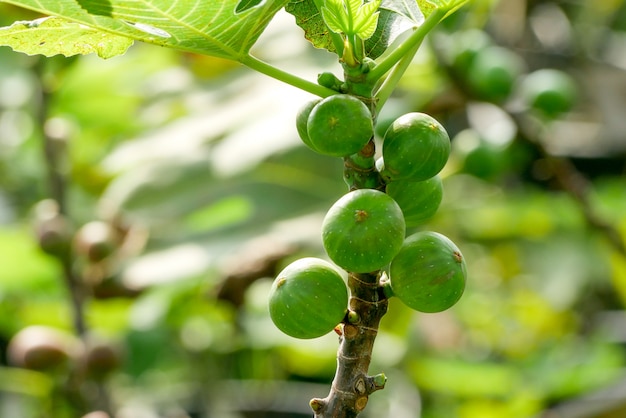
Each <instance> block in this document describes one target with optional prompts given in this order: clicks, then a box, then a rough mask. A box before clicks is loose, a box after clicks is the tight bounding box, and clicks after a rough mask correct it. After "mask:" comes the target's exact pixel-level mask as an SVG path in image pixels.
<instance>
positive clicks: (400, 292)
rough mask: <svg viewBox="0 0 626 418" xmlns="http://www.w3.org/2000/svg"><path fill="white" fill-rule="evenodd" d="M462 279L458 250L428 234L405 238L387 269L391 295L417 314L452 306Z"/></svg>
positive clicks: (463, 270) (440, 237)
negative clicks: (417, 312)
mask: <svg viewBox="0 0 626 418" xmlns="http://www.w3.org/2000/svg"><path fill="white" fill-rule="evenodd" d="M466 276H467V270H466V266H465V259H464V258H463V255H462V254H461V251H460V250H459V249H458V247H457V246H456V245H455V244H454V243H453V242H452V241H451V240H450V239H449V238H447V237H446V236H444V235H442V234H439V233H437V232H432V231H421V232H417V233H416V234H413V235H411V236H409V237H408V238H407V239H406V241H405V242H404V245H403V246H402V249H401V250H400V252H399V253H398V255H397V256H396V257H395V258H394V259H393V261H392V262H391V264H390V266H389V283H390V285H391V290H392V293H393V294H394V295H395V296H397V297H398V299H400V301H402V303H404V304H405V305H406V306H408V307H409V308H411V309H414V310H416V311H419V312H428V313H433V312H441V311H444V310H446V309H448V308H450V307H451V306H453V305H454V304H455V303H456V302H458V300H459V299H460V298H461V295H462V294H463V291H464V289H465V281H466Z"/></svg>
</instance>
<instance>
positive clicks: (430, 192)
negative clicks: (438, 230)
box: [386, 176, 443, 227]
mask: <svg viewBox="0 0 626 418" xmlns="http://www.w3.org/2000/svg"><path fill="white" fill-rule="evenodd" d="M386 191H387V194H388V195H389V196H391V197H392V198H393V200H395V201H396V203H398V205H399V206H400V209H402V213H403V215H404V221H405V222H406V226H407V227H414V226H418V225H421V224H423V223H424V222H426V221H427V220H428V219H430V218H431V217H432V216H433V215H434V214H435V213H436V212H437V209H438V208H439V205H440V204H441V200H442V198H443V185H442V184H441V178H440V177H439V176H435V177H432V178H430V179H428V180H424V181H393V182H391V183H389V184H387V189H386Z"/></svg>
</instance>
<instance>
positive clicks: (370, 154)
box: [343, 138, 384, 190]
mask: <svg viewBox="0 0 626 418" xmlns="http://www.w3.org/2000/svg"><path fill="white" fill-rule="evenodd" d="M375 151H376V148H375V145H374V139H373V138H372V139H371V140H370V141H369V142H368V143H367V145H365V147H363V149H362V150H361V151H359V152H358V153H356V154H353V155H350V156H348V157H345V158H344V160H343V164H344V171H343V178H344V181H345V182H346V184H347V185H348V187H349V189H350V190H356V189H378V190H382V189H383V188H384V184H383V182H382V180H381V178H380V175H379V174H378V171H376V163H375V161H374V153H375Z"/></svg>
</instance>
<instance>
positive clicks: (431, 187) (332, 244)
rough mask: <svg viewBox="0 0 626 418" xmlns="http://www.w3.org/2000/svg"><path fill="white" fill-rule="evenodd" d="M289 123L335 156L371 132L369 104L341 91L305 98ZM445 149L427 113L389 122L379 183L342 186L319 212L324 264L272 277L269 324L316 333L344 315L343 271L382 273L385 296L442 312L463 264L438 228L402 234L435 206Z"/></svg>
mask: <svg viewBox="0 0 626 418" xmlns="http://www.w3.org/2000/svg"><path fill="white" fill-rule="evenodd" d="M296 126H297V129H298V133H299V135H300V137H301V138H302V140H303V142H304V143H305V144H306V145H307V146H309V147H310V148H311V149H313V150H315V151H317V152H320V153H322V154H326V155H329V156H335V157H347V156H350V155H352V154H354V153H356V152H358V151H360V150H361V149H362V148H363V147H364V146H365V145H366V144H367V143H368V142H370V139H371V138H372V136H373V132H374V126H373V122H372V116H371V114H370V113H369V110H368V108H367V106H365V105H364V104H363V102H361V101H360V100H359V99H357V98H355V97H353V96H350V95H347V94H337V95H335V96H331V97H329V98H326V99H322V100H316V101H313V102H310V103H308V104H307V105H305V106H304V107H303V109H302V110H301V111H300V112H299V113H298V115H297V118H296ZM449 155H450V139H449V137H448V134H447V132H446V130H445V129H444V127H443V126H442V125H441V124H440V123H439V122H438V121H437V120H436V119H434V118H433V117H431V116H429V115H427V114H424V113H418V112H413V113H408V114H405V115H403V116H400V117H399V118H397V119H396V120H395V121H393V123H391V125H390V126H389V127H388V128H387V129H386V131H385V133H384V138H383V145H382V156H381V157H380V158H379V160H378V161H377V163H376V173H377V175H378V176H379V179H380V181H379V184H380V185H381V187H379V188H378V189H373V188H364V189H356V190H351V191H349V192H348V193H346V194H345V195H343V196H342V197H340V198H339V199H338V200H337V201H336V202H335V203H334V204H333V205H332V206H331V207H330V208H329V210H328V212H327V213H326V215H325V217H324V220H323V222H322V234H321V235H322V243H323V246H324V249H325V251H326V254H327V256H328V258H329V259H330V261H332V263H331V262H329V261H326V260H323V259H320V258H314V257H306V258H302V259H299V260H296V261H294V262H293V263H291V264H289V265H288V266H287V267H286V268H285V269H283V270H282V271H281V272H280V273H279V274H278V275H277V277H276V278H275V280H274V282H273V284H272V287H271V290H270V295H269V312H270V317H271V319H272V321H273V322H274V324H275V325H276V326H277V328H279V329H280V330H281V331H282V332H284V333H285V334H287V335H289V336H292V337H295V338H316V337H320V336H322V335H325V334H327V333H329V332H330V331H332V330H333V329H335V328H336V327H337V326H338V325H339V324H341V323H342V322H344V321H349V319H350V315H349V313H350V312H349V309H348V299H349V296H350V295H349V293H350V291H349V290H348V287H347V285H346V281H345V279H344V277H345V273H348V274H370V275H374V276H377V277H379V278H381V282H380V285H381V286H382V288H383V290H384V292H385V294H386V295H387V296H397V297H398V298H399V299H400V300H401V301H402V302H403V303H404V304H406V305H407V306H409V307H410V308H412V309H414V310H417V311H421V312H440V311H443V310H445V309H448V308H449V307H451V306H452V305H454V304H455V303H456V302H457V301H458V300H459V298H460V297H461V295H462V294H463V290H464V288H465V280H466V266H465V260H464V258H463V256H462V254H461V252H460V250H459V249H458V248H457V247H456V245H455V244H454V243H453V242H452V241H451V240H450V239H449V238H447V237H445V236H443V235H441V234H439V233H436V232H430V231H420V232H417V233H414V234H412V235H410V236H408V237H407V236H406V231H407V228H409V227H416V226H419V225H422V224H424V223H425V222H426V221H427V220H428V219H430V218H431V217H432V216H433V215H434V214H435V212H436V211H437V209H438V207H439V205H440V203H441V200H442V194H443V188H442V181H441V178H440V176H439V172H440V171H441V170H442V169H443V167H444V166H445V164H446V162H447V160H448V157H449ZM382 278H384V280H383V279H382Z"/></svg>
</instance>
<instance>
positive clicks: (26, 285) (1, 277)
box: [0, 228, 61, 294]
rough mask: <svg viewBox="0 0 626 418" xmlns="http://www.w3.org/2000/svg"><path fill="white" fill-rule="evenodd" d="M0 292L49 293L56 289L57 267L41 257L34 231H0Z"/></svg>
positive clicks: (57, 286)
mask: <svg viewBox="0 0 626 418" xmlns="http://www.w3.org/2000/svg"><path fill="white" fill-rule="evenodd" d="M0 266H2V269H0V291H3V292H19V293H24V294H27V293H29V292H37V291H41V292H46V293H48V294H49V293H51V292H52V291H53V290H56V289H60V282H57V279H58V277H60V274H61V272H60V270H61V269H60V266H59V265H58V263H57V262H56V260H55V259H53V258H51V257H50V256H48V255H45V254H44V253H43V252H41V250H40V249H39V247H38V246H37V244H36V243H35V239H34V232H30V231H27V230H24V229H19V228H11V229H8V228H5V229H0Z"/></svg>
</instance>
